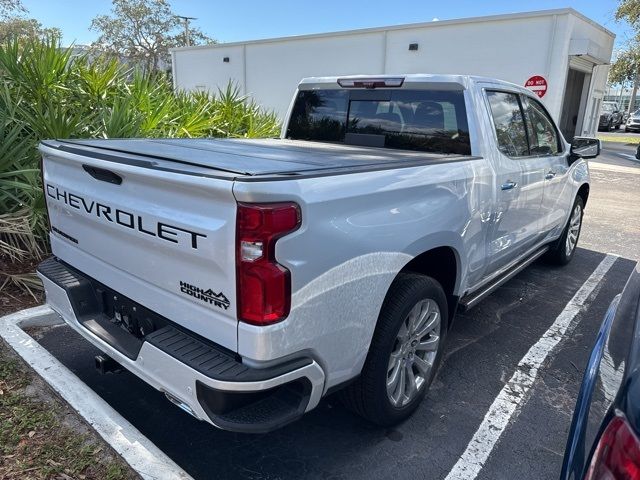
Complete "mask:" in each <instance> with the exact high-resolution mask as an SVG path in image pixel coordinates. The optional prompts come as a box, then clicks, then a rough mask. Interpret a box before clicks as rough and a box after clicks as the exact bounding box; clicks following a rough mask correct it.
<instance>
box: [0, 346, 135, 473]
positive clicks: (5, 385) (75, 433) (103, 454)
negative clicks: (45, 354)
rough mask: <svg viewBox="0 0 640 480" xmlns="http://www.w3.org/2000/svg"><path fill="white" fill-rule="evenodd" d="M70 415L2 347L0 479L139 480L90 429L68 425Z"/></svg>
mask: <svg viewBox="0 0 640 480" xmlns="http://www.w3.org/2000/svg"><path fill="white" fill-rule="evenodd" d="M38 392H39V393H38ZM69 414H70V410H69V409H68V408H66V407H65V406H63V404H62V403H61V401H59V400H58V399H57V398H56V397H55V396H54V395H52V392H51V391H50V390H49V389H48V387H46V386H44V385H41V382H40V381H39V380H38V381H37V380H35V374H34V373H32V372H31V371H30V370H29V369H28V368H27V367H26V366H25V365H24V364H23V363H22V362H21V361H19V360H18V359H17V358H16V357H15V356H14V355H13V354H12V353H11V351H10V350H9V348H8V347H7V346H6V345H4V344H3V343H2V341H0V478H2V479H5V480H14V479H15V480H17V479H24V478H29V479H35V480H40V479H64V480H69V479H78V480H94V479H95V480H97V479H100V480H103V479H106V480H120V479H122V480H128V479H134V478H139V477H138V476H137V475H136V474H135V473H134V472H133V471H132V470H131V469H130V468H129V466H128V465H126V464H125V463H124V462H123V461H122V460H121V459H120V458H119V457H118V456H117V455H116V454H115V453H113V452H112V451H111V450H110V448H109V447H108V446H106V445H105V444H104V443H103V442H102V441H101V440H99V439H98V438H97V437H95V436H94V434H93V433H91V430H90V429H89V428H88V427H86V426H84V424H81V425H80V424H79V422H78V420H77V419H76V420H75V423H76V424H77V425H75V424H74V422H73V421H69V420H68V418H69ZM65 418H67V420H66V421H65V420H64V419H65ZM74 418H75V417H74ZM79 425H80V426H79Z"/></svg>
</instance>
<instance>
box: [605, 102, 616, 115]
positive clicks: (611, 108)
mask: <svg viewBox="0 0 640 480" xmlns="http://www.w3.org/2000/svg"><path fill="white" fill-rule="evenodd" d="M614 110H615V106H614V105H612V104H611V103H603V104H602V111H603V112H607V113H611V112H613V111H614Z"/></svg>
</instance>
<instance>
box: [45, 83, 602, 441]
mask: <svg viewBox="0 0 640 480" xmlns="http://www.w3.org/2000/svg"><path fill="white" fill-rule="evenodd" d="M40 151H41V153H42V157H43V169H42V174H43V187H44V193H45V196H46V204H47V208H48V214H49V219H50V240H51V249H52V253H53V256H52V257H51V258H50V259H48V260H46V261H44V262H43V263H42V264H41V265H40V266H39V268H38V272H39V275H40V278H41V279H42V282H43V283H44V286H45V289H46V296H47V303H48V304H49V305H50V306H51V308H52V309H53V310H55V311H56V312H58V313H59V314H60V315H61V316H62V318H63V319H64V320H65V321H66V322H67V323H68V324H69V325H70V326H71V327H73V329H75V330H76V331H77V332H78V333H80V335H82V336H83V337H84V338H85V339H87V340H88V341H89V342H90V343H92V344H93V345H95V346H96V347H98V348H99V349H100V350H101V351H102V352H104V355H101V356H98V357H96V359H97V363H98V366H100V367H101V369H102V370H106V371H109V370H112V369H113V368H114V367H113V366H114V365H119V366H122V367H124V368H125V369H127V370H129V371H131V372H133V373H134V374H135V375H137V376H138V377H140V378H141V379H142V380H144V381H146V382H148V383H149V384H150V385H152V386H153V387H155V388H156V389H158V390H160V391H161V392H163V393H164V394H165V395H166V396H167V398H168V399H169V400H170V401H172V402H174V403H175V404H177V405H178V406H179V407H181V408H182V409H184V410H185V411H187V412H188V413H190V414H191V415H193V416H194V417H196V418H198V419H201V420H204V421H207V422H210V423H211V424H213V425H214V426H216V427H219V428H222V429H226V430H232V431H238V432H266V431H269V430H272V429H275V428H278V427H280V426H282V425H285V424H287V423H288V422H291V421H293V420H295V419H297V418H299V417H300V416H302V415H303V414H304V413H305V412H308V411H309V410H311V409H313V408H314V407H316V406H317V405H318V402H320V400H321V399H322V398H323V397H325V396H326V395H328V394H330V393H332V392H336V391H340V395H341V396H342V398H343V400H344V402H345V403H346V405H347V406H348V407H349V408H350V409H352V410H353V411H355V412H356V413H358V414H360V415H362V416H363V417H365V418H366V419H368V420H370V421H371V422H374V423H376V424H379V425H385V426H388V425H393V424H396V423H398V422H400V421H402V420H404V419H406V418H407V417H409V415H410V414H411V413H412V412H413V411H414V410H415V409H416V408H417V407H418V405H419V403H420V402H421V400H422V399H423V397H424V396H425V393H426V392H427V389H428V387H429V385H430V383H431V382H432V380H433V378H434V375H435V374H436V371H437V369H438V366H439V364H440V363H441V360H442V356H443V350H444V347H445V340H446V337H447V333H448V331H449V329H450V328H451V325H452V320H453V317H454V314H455V313H456V311H464V310H468V309H470V308H472V307H473V306H474V305H476V304H477V303H478V302H479V301H480V300H481V299H482V298H484V297H485V296H487V295H489V294H490V293H491V292H492V291H494V290H495V289H496V288H497V287H498V286H499V285H501V284H502V283H503V282H505V281H507V280H508V279H509V278H511V277H513V276H514V275H515V274H516V273H517V272H519V271H520V270H522V269H523V268H524V267H526V266H527V265H529V264H530V263H532V262H533V261H534V260H536V259H537V258H539V257H541V256H543V255H544V256H546V257H547V258H548V259H549V260H551V261H553V262H555V263H557V264H566V263H568V262H569V261H570V260H571V259H572V257H573V256H574V253H575V250H576V244H577V242H578V237H579V235H580V228H581V225H582V217H583V211H584V207H585V205H586V204H587V200H588V197H589V171H588V166H587V162H586V161H585V160H584V159H586V158H592V157H595V156H596V155H598V153H599V151H600V144H599V142H598V140H596V139H591V138H575V139H574V143H573V145H569V144H568V143H567V142H566V141H565V140H564V138H563V137H562V135H561V134H560V132H559V130H558V128H557V126H556V125H555V123H554V121H553V120H552V118H551V116H550V115H549V113H548V112H547V110H546V109H545V108H544V106H543V105H542V104H541V103H540V102H539V101H538V99H537V98H536V97H535V96H534V95H533V94H532V93H531V92H529V91H528V90H526V89H524V88H520V87H518V86H516V85H512V84H510V83H505V82H502V81H498V80H492V79H487V78H480V77H470V76H457V75H401V76H379V77H375V78H372V77H366V76H349V77H321V78H307V79H304V80H303V81H302V82H301V83H300V85H299V86H298V89H297V91H296V93H295V96H294V98H293V101H292V103H291V106H290V108H289V112H288V115H287V120H286V122H285V123H284V127H283V130H282V135H281V138H278V139H256V140H254V139H130V140H123V139H112V140H79V139H75V140H47V141H43V142H42V143H41V145H40ZM470 368H473V367H470Z"/></svg>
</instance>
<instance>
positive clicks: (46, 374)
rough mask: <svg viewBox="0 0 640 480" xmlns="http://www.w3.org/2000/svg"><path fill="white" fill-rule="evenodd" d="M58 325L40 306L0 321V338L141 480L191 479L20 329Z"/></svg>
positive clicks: (58, 321)
mask: <svg viewBox="0 0 640 480" xmlns="http://www.w3.org/2000/svg"><path fill="white" fill-rule="evenodd" d="M60 322H61V319H60V317H59V315H58V314H57V313H55V312H54V311H53V310H51V308H50V307H49V306H47V305H42V306H39V307H35V308H30V309H27V310H22V311H20V312H17V313H14V314H11V315H7V316H5V317H2V318H0V337H2V338H3V339H4V340H5V341H6V342H7V343H8V344H9V345H10V346H11V347H12V348H13V349H14V350H15V351H16V352H17V353H18V355H20V356H21V357H22V358H23V359H24V360H25V361H26V362H27V363H28V364H29V365H30V366H31V367H32V368H33V369H34V370H35V371H36V373H37V374H38V375H40V376H41V377H42V378H43V379H44V381H45V382H47V383H48V384H49V386H51V388H53V389H54V390H55V391H56V392H57V393H58V394H59V395H60V396H61V397H62V398H63V399H64V400H65V401H66V402H67V403H68V404H69V405H71V407H72V408H73V409H74V410H75V411H76V412H78V414H80V416H82V418H84V419H85V421H86V422H87V423H89V425H91V426H92V427H93V428H94V429H95V430H96V432H98V434H99V435H100V436H101V437H102V438H103V439H104V441H105V442H107V443H108V444H109V445H110V446H111V447H112V448H113V449H114V450H115V451H116V452H118V454H120V455H121V456H122V458H123V459H124V460H125V461H126V462H127V463H128V464H129V465H130V466H131V468H133V469H134V470H135V471H136V472H137V473H138V474H139V475H140V476H141V477H142V478H143V479H145V480H178V479H179V480H188V479H191V478H192V477H191V476H190V475H188V474H187V473H186V472H184V471H183V470H182V469H181V468H180V467H179V466H178V465H177V464H176V463H175V462H174V461H173V460H171V459H170V458H169V457H168V456H167V455H166V454H165V453H164V452H163V451H162V450H160V449H159V448H158V447H156V446H155V445H154V444H153V443H152V442H151V440H149V439H148V438H147V437H145V436H144V435H143V434H142V433H140V431H138V430H137V429H136V428H135V427H134V426H133V425H131V424H130V423H129V422H128V421H127V420H126V419H125V418H123V417H122V416H121V415H120V414H119V413H118V412H116V411H115V410H114V409H113V408H112V407H111V406H110V405H109V404H108V403H107V402H105V401H104V400H103V399H102V398H101V397H99V396H98V395H97V394H96V393H95V392H94V391H93V390H91V389H90V388H89V387H88V386H87V385H85V384H84V383H83V382H82V381H81V380H80V379H79V378H78V377H76V376H75V375H74V374H73V373H72V372H71V371H70V370H69V369H68V368H67V367H65V366H64V365H62V364H61V363H60V362H59V361H58V360H57V359H56V358H55V357H54V356H53V355H51V354H50V353H49V352H48V351H46V350H45V349H44V348H43V347H42V346H40V344H39V343H38V342H36V341H35V340H34V339H33V338H31V337H30V336H29V335H28V334H27V333H25V331H24V330H22V328H21V327H42V326H51V325H56V324H59V323H60Z"/></svg>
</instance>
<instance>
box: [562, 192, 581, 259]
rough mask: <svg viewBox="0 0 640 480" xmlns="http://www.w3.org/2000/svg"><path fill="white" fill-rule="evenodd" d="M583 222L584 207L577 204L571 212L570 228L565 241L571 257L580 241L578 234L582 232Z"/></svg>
mask: <svg viewBox="0 0 640 480" xmlns="http://www.w3.org/2000/svg"><path fill="white" fill-rule="evenodd" d="M581 223H582V208H581V207H580V205H578V204H576V206H575V207H574V209H573V212H572V213H571V219H570V220H569V230H568V232H567V241H566V242H565V253H566V254H567V257H570V256H571V254H572V253H573V250H574V249H575V248H576V244H577V243H578V235H579V234H580V224H581Z"/></svg>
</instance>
